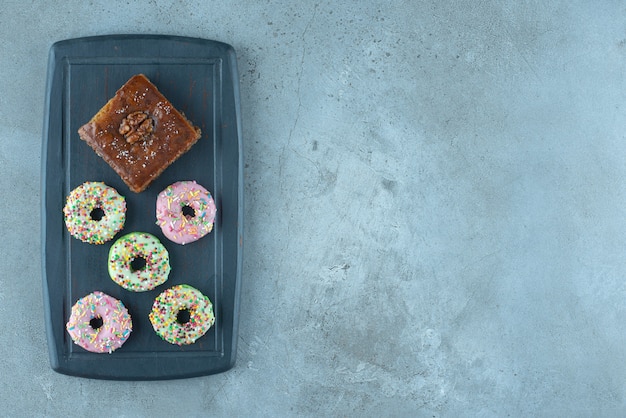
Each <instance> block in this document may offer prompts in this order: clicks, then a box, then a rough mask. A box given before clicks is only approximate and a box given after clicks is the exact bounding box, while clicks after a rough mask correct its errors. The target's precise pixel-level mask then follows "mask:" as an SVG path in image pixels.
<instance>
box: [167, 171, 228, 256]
mask: <svg viewBox="0 0 626 418" xmlns="http://www.w3.org/2000/svg"><path fill="white" fill-rule="evenodd" d="M215 212H216V208H215V201H214V200H213V198H212V197H211V193H209V191H208V190H207V189H205V188H204V187H202V186H200V185H199V184H197V183H196V182H195V181H179V182H177V183H174V184H172V185H170V186H168V187H167V188H166V189H165V190H163V191H162V192H161V193H159V196H158V197H157V203H156V217H157V225H159V226H160V227H161V230H162V231H163V234H165V236H166V237H167V238H168V239H170V240H171V241H173V242H175V243H177V244H182V245H184V244H188V243H190V242H194V241H197V240H199V239H200V238H202V237H203V236H205V235H206V234H208V233H209V232H211V231H212V230H213V221H214V220H215Z"/></svg>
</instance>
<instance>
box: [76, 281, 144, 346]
mask: <svg viewBox="0 0 626 418" xmlns="http://www.w3.org/2000/svg"><path fill="white" fill-rule="evenodd" d="M65 328H66V329H67V332H68V333H69V334H70V337H72V341H74V343H76V344H77V345H79V346H80V347H82V348H84V349H85V350H87V351H91V352H92V353H112V352H113V351H115V350H117V349H118V348H120V347H121V346H122V344H124V343H125V342H126V340H127V339H128V336H129V335H130V333H131V331H132V330H133V323H132V320H131V318H130V315H129V314H128V310H127V309H126V307H125V306H124V304H123V303H122V302H121V301H119V300H117V299H115V298H114V297H112V296H109V295H107V294H105V293H102V292H100V291H96V292H93V293H90V294H88V295H87V296H85V297H83V298H82V299H79V300H78V302H76V304H75V305H74V306H72V313H71V315H70V319H69V321H68V322H67V324H66V325H65Z"/></svg>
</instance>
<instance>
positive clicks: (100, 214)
mask: <svg viewBox="0 0 626 418" xmlns="http://www.w3.org/2000/svg"><path fill="white" fill-rule="evenodd" d="M89 217H90V218H91V220H92V221H99V220H101V219H102V218H104V210H102V208H94V209H93V210H92V211H91V212H90V213H89Z"/></svg>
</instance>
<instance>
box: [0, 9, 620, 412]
mask: <svg viewBox="0 0 626 418" xmlns="http://www.w3.org/2000/svg"><path fill="white" fill-rule="evenodd" d="M113 33H158V34H175V35H185V36H195V37H201V38H206V39H216V40H220V41H224V42H227V43H230V44H231V45H233V46H234V48H235V49H236V51H237V54H238V62H239V70H240V74H241V80H240V81H241V99H242V115H243V134H244V141H245V146H244V147H245V199H246V212H245V245H244V248H245V258H244V270H243V286H242V299H241V302H242V304H241V306H242V309H241V318H240V321H241V322H240V335H239V350H238V360H237V364H236V366H235V368H234V369H232V370H231V371H229V372H227V373H224V374H220V375H215V376H208V377H203V378H194V379H187V380H177V381H162V382H111V381H98V380H89V379H81V378H73V377H68V376H64V375H60V374H57V373H55V372H53V371H52V370H51V369H50V367H49V363H48V354H47V346H46V338H45V330H44V322H43V315H44V314H43V301H42V285H41V268H40V264H41V257H40V250H41V244H40V216H41V215H40V210H39V207H40V204H39V199H40V192H39V190H40V168H41V159H40V149H41V133H42V119H43V109H44V102H43V97H44V87H45V77H46V64H47V63H46V61H47V53H48V50H49V48H50V46H51V44H52V43H53V42H54V41H57V40H62V39H67V38H74V37H82V36H89V35H103V34H113ZM0 38H1V39H2V40H3V42H1V43H0V62H2V69H1V71H0V92H1V94H0V194H1V195H2V196H4V197H3V198H2V199H0V222H1V224H2V225H3V230H4V237H3V238H4V239H3V240H2V241H1V242H0V253H2V254H3V257H1V258H0V271H1V272H2V275H1V279H0V280H1V283H2V286H0V330H1V332H0V347H2V348H1V353H2V355H1V356H0V370H1V376H2V377H0V379H1V382H0V383H1V384H0V405H2V409H0V415H2V416H31V417H43V416H51V417H57V416H58V417H68V416H91V415H94V416H95V415H96V413H97V414H99V415H104V416H127V417H137V416H174V415H179V416H242V417H248V416H268V417H270V416H271V417H273V416H395V417H405V416H418V417H420V416H423V417H432V416H435V417H439V416H441V417H446V416H451V417H456V416H472V417H473V416H481V417H482V416H484V417H503V416H514V417H518V416H519V417H526V416H624V415H625V414H626V398H625V395H626V384H625V381H626V361H625V360H626V333H625V332H624V327H625V325H624V324H625V323H626V321H625V317H626V280H625V279H626V217H625V212H626V205H625V203H626V186H625V183H624V181H623V179H624V177H625V176H626V142H625V141H626V138H625V134H624V132H626V116H625V115H626V106H625V104H624V103H625V100H624V99H625V96H626V79H625V71H624V70H625V63H626V11H625V9H624V6H623V4H622V3H621V2H617V1H603V2H591V1H588V2H583V1H574V2H571V1H555V2H545V1H527V2H519V1H495V0H487V1H435V0H424V1H404V2H400V1H398V2H392V3H389V2H386V1H380V2H376V1H363V2H328V1H316V2H301V3H299V4H297V3H296V2H288V1H283V2H280V1H274V0H269V1H263V2H260V1H259V2H245V1H228V2H205V1H194V2H191V1H190V2H185V1H159V2H156V1H136V2H117V1H111V2H100V1H91V2H86V1H85V2H82V1H76V0H71V1H67V2H63V4H59V5H58V6H57V5H55V6H51V5H50V3H49V2H43V1H34V2H23V1H12V0H10V1H5V2H4V3H3V7H1V8H0ZM98 411H99V412H98Z"/></svg>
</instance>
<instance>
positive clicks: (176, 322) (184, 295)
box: [149, 284, 215, 345]
mask: <svg viewBox="0 0 626 418" xmlns="http://www.w3.org/2000/svg"><path fill="white" fill-rule="evenodd" d="M149 317H150V322H151V323H152V327H153V328H154V331H155V332H156V333H157V335H159V337H161V338H162V339H164V340H165V341H167V342H168V343H171V344H178V345H188V344H193V343H195V342H196V340H197V339H198V338H200V337H202V336H203V335H204V334H205V333H206V332H207V331H208V330H209V328H211V326H213V324H214V323H215V316H214V315H213V304H212V303H211V300H210V299H209V298H208V297H206V296H205V295H203V294H202V292H200V291H199V290H198V289H196V288H194V287H191V286H189V285H187V284H181V285H177V286H174V287H171V288H169V289H167V290H165V291H164V292H163V293H161V294H160V295H159V296H157V297H156V299H155V300H154V303H153V305H152V311H151V312H150V315H149Z"/></svg>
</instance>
